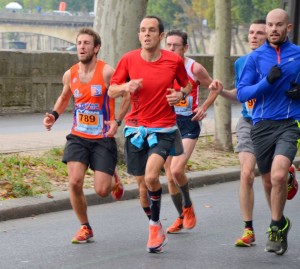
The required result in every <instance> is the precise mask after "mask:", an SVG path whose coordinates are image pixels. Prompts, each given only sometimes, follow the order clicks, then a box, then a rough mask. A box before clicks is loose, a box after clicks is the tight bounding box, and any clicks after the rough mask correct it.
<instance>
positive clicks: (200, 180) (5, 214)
mask: <svg viewBox="0 0 300 269" xmlns="http://www.w3.org/2000/svg"><path fill="white" fill-rule="evenodd" d="M293 164H294V165H295V166H296V167H298V166H299V165H300V157H297V158H295V160H294V162H293ZM258 175H259V173H258V170H257V169H256V170H255V176H258ZM187 177H188V179H189V184H190V185H189V186H190V188H199V187H205V186H206V185H212V184H220V183H225V182H230V181H235V180H238V179H239V178H240V167H239V166H236V167H229V168H224V167H222V168H218V169H213V170H209V171H201V172H190V173H187ZM160 182H161V186H162V191H163V194H166V193H168V186H167V180H166V177H161V178H160ZM84 192H85V196H86V200H87V204H88V206H92V205H100V204H106V203H112V202H116V201H115V200H114V199H113V198H112V197H111V196H108V197H106V198H101V197H99V196H98V195H97V194H96V193H95V192H94V189H85V190H84ZM52 195H53V196H54V198H53V199H51V198H48V197H47V196H46V195H42V196H38V197H25V198H17V199H10V200H5V201H0V222H1V221H6V220H12V219H19V218H27V217H34V216H36V215H40V214H45V213H51V212H57V211H62V210H69V209H71V208H72V207H71V204H70V200H69V192H68V191H65V192H54V193H52ZM138 196H139V193H138V188H137V184H129V185H125V193H124V196H123V198H122V201H124V200H130V199H137V198H138ZM122 201H120V202H122Z"/></svg>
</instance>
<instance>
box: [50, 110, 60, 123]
mask: <svg viewBox="0 0 300 269" xmlns="http://www.w3.org/2000/svg"><path fill="white" fill-rule="evenodd" d="M51 114H52V115H53V116H54V118H55V121H56V120H57V119H58V118H59V114H58V113H57V112H56V111H55V110H53V111H52V112H51Z"/></svg>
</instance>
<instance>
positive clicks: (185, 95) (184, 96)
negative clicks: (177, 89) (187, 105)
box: [181, 91, 188, 100]
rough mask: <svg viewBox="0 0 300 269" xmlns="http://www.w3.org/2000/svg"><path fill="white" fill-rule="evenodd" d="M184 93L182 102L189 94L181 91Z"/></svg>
mask: <svg viewBox="0 0 300 269" xmlns="http://www.w3.org/2000/svg"><path fill="white" fill-rule="evenodd" d="M181 92H182V99H181V100H185V98H186V97H187V95H188V94H187V93H186V92H185V91H181Z"/></svg>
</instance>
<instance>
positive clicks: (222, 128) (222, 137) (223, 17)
mask: <svg viewBox="0 0 300 269" xmlns="http://www.w3.org/2000/svg"><path fill="white" fill-rule="evenodd" d="M230 9H231V2H230V0H215V15H216V47H215V56H214V78H216V79H220V80H221V81H222V82H223V86H224V88H225V89H228V88H230V59H229V58H230V47H231V14H230ZM214 112H215V143H216V145H217V146H218V147H219V148H221V149H222V150H227V151H229V150H232V148H233V147H232V134H231V103H230V101H229V100H226V99H225V98H223V97H221V96H219V97H218V98H217V99H216V101H215V103H214Z"/></svg>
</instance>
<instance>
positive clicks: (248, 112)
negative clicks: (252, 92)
mask: <svg viewBox="0 0 300 269" xmlns="http://www.w3.org/2000/svg"><path fill="white" fill-rule="evenodd" d="M247 58H248V54H246V55H244V56H241V57H240V58H238V59H237V60H236V61H235V62H234V72H235V86H237V84H238V83H239V80H240V77H241V74H242V71H243V68H244V65H245V62H246V60H247ZM252 110H253V109H252V106H248V105H247V102H246V103H243V104H242V115H243V117H244V118H247V119H252Z"/></svg>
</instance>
